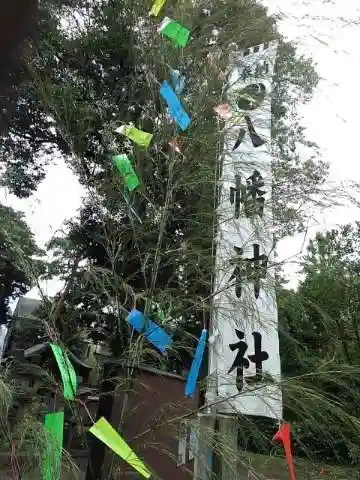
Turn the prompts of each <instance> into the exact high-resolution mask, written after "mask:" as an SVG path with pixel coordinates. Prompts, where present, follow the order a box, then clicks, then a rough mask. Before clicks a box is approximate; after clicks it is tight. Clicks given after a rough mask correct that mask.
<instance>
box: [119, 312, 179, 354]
mask: <svg viewBox="0 0 360 480" xmlns="http://www.w3.org/2000/svg"><path fill="white" fill-rule="evenodd" d="M128 322H129V324H130V325H131V326H132V327H133V328H134V329H135V330H136V331H137V332H138V333H143V334H144V336H145V338H146V339H147V340H148V341H149V342H150V343H152V344H153V345H154V347H156V348H157V349H158V350H160V352H161V353H164V352H165V350H166V349H167V347H168V346H169V345H170V344H171V342H172V339H171V337H170V335H168V334H167V333H166V332H165V330H163V329H162V328H161V327H159V325H157V324H156V323H155V322H153V321H152V320H150V319H149V318H147V317H145V315H144V314H143V313H142V312H140V311H139V310H136V308H134V309H133V310H131V312H130V313H129V316H128Z"/></svg>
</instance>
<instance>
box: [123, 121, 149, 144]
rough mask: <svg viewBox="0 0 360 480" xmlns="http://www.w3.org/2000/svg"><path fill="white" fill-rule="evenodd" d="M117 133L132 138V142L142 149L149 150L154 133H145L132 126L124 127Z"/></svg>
mask: <svg viewBox="0 0 360 480" xmlns="http://www.w3.org/2000/svg"><path fill="white" fill-rule="evenodd" d="M115 131H116V132H117V133H122V134H123V135H125V136H126V137H128V138H130V140H132V141H133V142H134V143H136V144H137V145H139V147H142V148H148V146H149V145H150V142H151V139H152V137H153V135H152V133H147V132H143V131H142V130H138V129H137V128H135V127H132V126H131V125H122V126H121V127H119V128H117V129H116V130H115Z"/></svg>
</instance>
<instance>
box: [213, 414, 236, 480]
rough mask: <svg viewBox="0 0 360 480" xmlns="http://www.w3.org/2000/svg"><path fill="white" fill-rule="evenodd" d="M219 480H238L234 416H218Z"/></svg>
mask: <svg viewBox="0 0 360 480" xmlns="http://www.w3.org/2000/svg"><path fill="white" fill-rule="evenodd" d="M218 422H219V432H218V437H219V444H220V452H221V453H220V480H240V477H239V474H238V469H239V467H238V459H239V455H238V423H237V419H236V416H235V415H219V416H218Z"/></svg>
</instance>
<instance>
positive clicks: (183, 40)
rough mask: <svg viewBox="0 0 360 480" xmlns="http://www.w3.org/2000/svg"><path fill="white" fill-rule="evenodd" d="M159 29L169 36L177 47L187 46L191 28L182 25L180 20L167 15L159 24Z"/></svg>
mask: <svg viewBox="0 0 360 480" xmlns="http://www.w3.org/2000/svg"><path fill="white" fill-rule="evenodd" d="M158 31H159V32H161V33H162V34H163V35H164V36H165V37H167V38H169V39H170V40H171V41H172V43H173V44H174V45H175V47H185V46H186V44H187V43H188V41H189V36H190V30H188V29H187V28H186V27H184V26H183V25H181V23H180V22H177V21H176V20H172V19H171V18H169V17H165V18H164V20H163V21H162V22H161V24H160V25H159V28H158Z"/></svg>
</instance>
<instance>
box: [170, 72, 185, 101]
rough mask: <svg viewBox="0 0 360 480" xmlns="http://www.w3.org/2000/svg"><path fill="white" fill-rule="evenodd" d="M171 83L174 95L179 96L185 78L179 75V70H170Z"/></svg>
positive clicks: (183, 86) (182, 89)
mask: <svg viewBox="0 0 360 480" xmlns="http://www.w3.org/2000/svg"><path fill="white" fill-rule="evenodd" d="M171 83H172V84H173V87H174V90H175V93H176V94H177V95H181V94H182V92H183V91H184V88H185V77H184V76H183V75H181V74H180V72H179V70H171Z"/></svg>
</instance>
